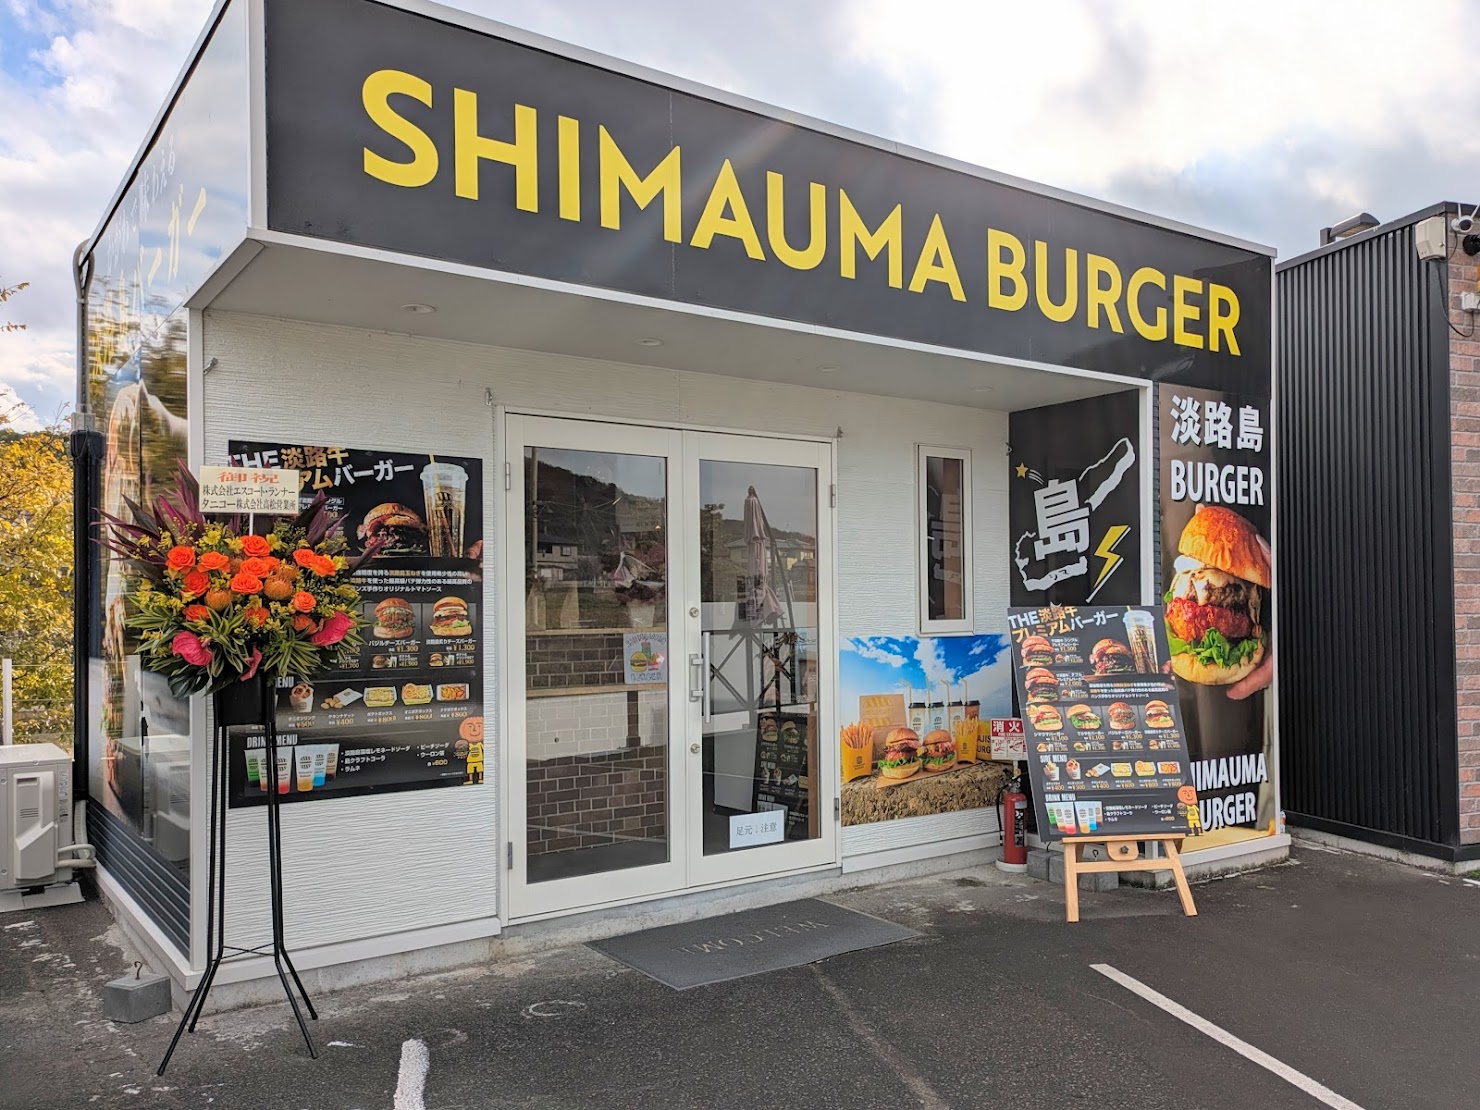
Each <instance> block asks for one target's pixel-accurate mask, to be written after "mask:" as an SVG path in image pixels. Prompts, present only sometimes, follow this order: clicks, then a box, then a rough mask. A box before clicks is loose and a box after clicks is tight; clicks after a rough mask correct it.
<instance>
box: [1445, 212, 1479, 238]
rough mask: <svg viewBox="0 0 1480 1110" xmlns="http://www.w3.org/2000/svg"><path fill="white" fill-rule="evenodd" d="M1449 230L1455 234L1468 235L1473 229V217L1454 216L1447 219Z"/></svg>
mask: <svg viewBox="0 0 1480 1110" xmlns="http://www.w3.org/2000/svg"><path fill="white" fill-rule="evenodd" d="M1449 230H1450V231H1452V232H1454V233H1455V234H1456V235H1468V234H1470V232H1472V231H1474V230H1475V217H1474V216H1456V217H1455V218H1454V219H1452V220H1450V221H1449Z"/></svg>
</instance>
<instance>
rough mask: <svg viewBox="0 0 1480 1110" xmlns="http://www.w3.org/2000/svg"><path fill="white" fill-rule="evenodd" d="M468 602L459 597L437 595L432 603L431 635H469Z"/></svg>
mask: <svg viewBox="0 0 1480 1110" xmlns="http://www.w3.org/2000/svg"><path fill="white" fill-rule="evenodd" d="M472 634H473V624H472V622H471V621H470V620H468V603H467V602H466V601H464V600H463V599H462V598H460V597H439V598H438V599H437V600H436V601H435V602H434V603H433V604H432V635H433V636H471V635H472Z"/></svg>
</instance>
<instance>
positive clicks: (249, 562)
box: [242, 556, 272, 578]
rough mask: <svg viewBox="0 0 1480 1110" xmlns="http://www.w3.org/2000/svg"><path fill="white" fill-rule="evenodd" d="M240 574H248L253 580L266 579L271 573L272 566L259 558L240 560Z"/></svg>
mask: <svg viewBox="0 0 1480 1110" xmlns="http://www.w3.org/2000/svg"><path fill="white" fill-rule="evenodd" d="M242 573H243V574H250V575H251V576H252V577H253V578H266V577H267V576H268V575H269V574H270V573H272V564H271V563H269V562H268V561H267V560H266V559H263V558H261V557H260V556H253V557H252V558H250V559H243V560H242Z"/></svg>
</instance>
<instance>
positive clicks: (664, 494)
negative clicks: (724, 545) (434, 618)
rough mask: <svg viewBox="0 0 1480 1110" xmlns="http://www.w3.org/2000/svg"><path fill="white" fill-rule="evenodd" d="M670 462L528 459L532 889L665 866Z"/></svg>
mask: <svg viewBox="0 0 1480 1110" xmlns="http://www.w3.org/2000/svg"><path fill="white" fill-rule="evenodd" d="M667 513H668V478H667V462H666V460H665V459H662V458H650V457H647V456H639V455H622V454H614V453H611V452H605V451H570V450H558V449H553V448H543V447H531V448H527V449H526V451H525V458H524V529H525V534H524V542H525V551H524V567H525V578H524V582H525V597H524V607H525V674H526V679H525V698H526V700H525V719H526V735H525V751H526V762H525V783H526V802H527V811H526V821H527V829H526V848H525V851H526V860H527V864H528V876H529V881H530V882H531V883H538V882H545V881H548V880H551V879H561V878H569V877H572V876H577V875H590V874H595V873H597V872H602V871H615V870H621V869H624V868H629V867H641V866H645V865H649V864H655V863H663V862H666V861H667V859H668V854H669V853H668V848H669V839H668V770H667V768H668V681H669V678H668V676H669V666H668V658H667V656H668V646H667V631H668V629H667V619H668V618H667V598H668V574H667V564H668V560H667V537H666V536H665V535H664V528H665V523H666V520H667Z"/></svg>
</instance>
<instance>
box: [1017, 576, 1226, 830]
mask: <svg viewBox="0 0 1480 1110" xmlns="http://www.w3.org/2000/svg"><path fill="white" fill-rule="evenodd" d="M1008 627H1009V628H1010V629H1011V633H1012V640H1013V657H1012V664H1013V674H1014V675H1015V677H1016V680H1017V688H1018V696H1019V701H1020V704H1021V705H1022V706H1023V717H1024V720H1025V724H1026V732H1027V755H1028V773H1029V777H1030V779H1031V781H1032V784H1033V797H1034V801H1035V806H1036V809H1037V817H1038V831H1039V835H1040V836H1042V837H1044V839H1048V840H1057V839H1060V838H1062V837H1066V836H1117V835H1135V834H1145V835H1146V836H1147V837H1166V836H1184V835H1187V833H1188V832H1189V831H1190V828H1192V827H1194V826H1192V825H1190V815H1191V814H1193V813H1195V812H1196V808H1197V793H1196V790H1195V789H1194V788H1193V786H1192V775H1191V773H1190V769H1189V767H1188V759H1187V750H1188V749H1187V736H1186V733H1185V732H1184V730H1183V727H1182V716H1181V710H1180V708H1179V706H1178V704H1177V697H1176V690H1175V687H1174V686H1173V684H1172V677H1171V675H1170V674H1167V673H1165V671H1164V669H1163V665H1164V664H1165V663H1166V662H1167V660H1168V659H1169V658H1170V656H1169V654H1168V651H1167V642H1166V624H1165V622H1164V621H1163V619H1162V610H1161V608H1160V607H1159V606H1149V605H1142V606H1136V605H1131V606H1126V605H1116V606H1100V607H1096V606H1088V605H1077V606H1076V605H1050V606H1044V607H1042V608H1023V609H1010V610H1008Z"/></svg>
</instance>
